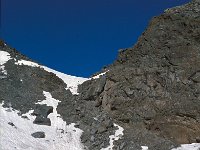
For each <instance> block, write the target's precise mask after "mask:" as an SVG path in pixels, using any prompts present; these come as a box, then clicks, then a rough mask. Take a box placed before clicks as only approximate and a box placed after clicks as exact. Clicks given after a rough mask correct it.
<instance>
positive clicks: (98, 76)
mask: <svg viewBox="0 0 200 150" xmlns="http://www.w3.org/2000/svg"><path fill="white" fill-rule="evenodd" d="M108 71H109V70H108ZM108 71H105V72H103V73H100V74H98V75H96V76H94V77H92V78H90V79H98V78H100V77H101V76H103V75H105V74H106V73H107V72H108Z"/></svg>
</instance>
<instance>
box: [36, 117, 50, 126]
mask: <svg viewBox="0 0 200 150" xmlns="http://www.w3.org/2000/svg"><path fill="white" fill-rule="evenodd" d="M33 123H34V124H38V125H47V126H51V120H50V119H49V118H46V117H43V116H37V117H36V118H35V120H34V121H33Z"/></svg>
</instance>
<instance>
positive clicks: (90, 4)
mask: <svg viewBox="0 0 200 150" xmlns="http://www.w3.org/2000/svg"><path fill="white" fill-rule="evenodd" d="M1 1H2V10H1V12H2V18H1V22H2V25H1V38H3V39H4V40H5V41H6V42H7V43H8V44H9V45H11V46H12V47H14V48H16V49H18V50H20V51H21V52H22V53H23V54H25V55H27V56H29V57H30V58H32V59H33V60H36V61H38V62H40V63H42V64H44V65H46V66H48V67H51V68H53V69H56V70H58V71H61V72H64V73H67V74H71V75H76V76H83V77H88V76H90V75H91V74H93V73H95V72H97V71H99V70H100V69H101V68H102V67H103V66H105V65H107V64H110V63H112V62H113V61H114V60H115V59H116V57H117V53H118V49H120V48H127V47H131V46H133V45H134V43H135V42H136V41H137V38H138V37H139V35H140V34H141V33H142V32H143V31H144V29H145V28H146V27H147V25H148V22H149V20H150V19H151V18H152V17H153V16H156V15H159V14H161V13H162V12H163V10H165V9H166V8H169V7H173V6H177V5H180V4H184V3H186V2H189V0H1Z"/></svg>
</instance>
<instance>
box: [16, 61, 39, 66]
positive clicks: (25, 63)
mask: <svg viewBox="0 0 200 150" xmlns="http://www.w3.org/2000/svg"><path fill="white" fill-rule="evenodd" d="M15 64H16V65H26V66H31V67H40V65H39V64H37V63H34V62H32V61H27V60H18V61H17V62H15Z"/></svg>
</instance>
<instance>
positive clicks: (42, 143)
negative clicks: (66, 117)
mask: <svg viewBox="0 0 200 150" xmlns="http://www.w3.org/2000/svg"><path fill="white" fill-rule="evenodd" d="M44 95H45V96H46V100H44V101H42V102H40V103H41V104H47V105H49V106H52V107H53V113H51V114H50V115H49V116H48V117H49V118H50V119H51V123H52V125H51V126H44V125H37V124H33V121H34V119H35V116H32V115H31V113H32V112H33V110H30V111H29V112H28V113H26V114H23V116H27V117H28V118H22V117H21V116H19V115H18V113H19V111H16V110H12V108H3V104H0V135H1V138H0V147H1V149H2V150H14V149H15V150H23V149H26V150H49V149H51V150H66V149H68V150H82V149H83V145H82V143H81V140H80V137H81V134H82V130H80V129H78V128H75V127H74V125H75V124H74V123H71V124H70V125H66V123H65V122H64V121H63V120H62V119H61V118H60V115H59V114H58V113H57V111H56V107H57V105H58V102H59V101H58V100H56V99H54V98H52V96H51V94H50V93H48V92H44ZM8 123H9V124H8ZM11 124H12V125H14V126H12V125H11ZM38 131H41V132H45V138H40V139H38V138H34V137H32V136H31V134H32V133H34V132H38Z"/></svg>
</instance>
